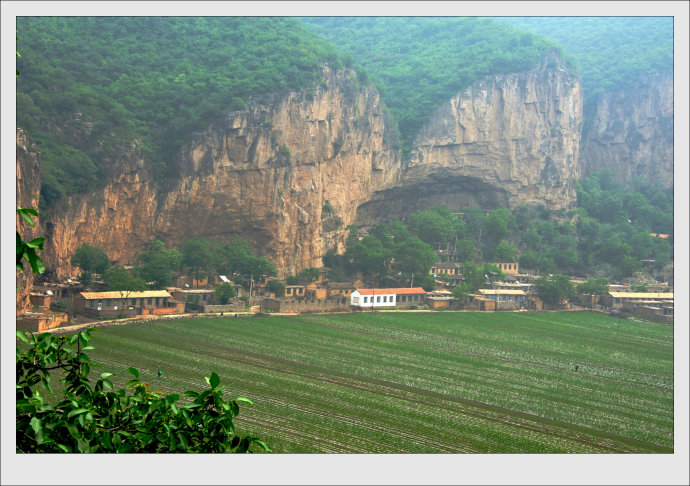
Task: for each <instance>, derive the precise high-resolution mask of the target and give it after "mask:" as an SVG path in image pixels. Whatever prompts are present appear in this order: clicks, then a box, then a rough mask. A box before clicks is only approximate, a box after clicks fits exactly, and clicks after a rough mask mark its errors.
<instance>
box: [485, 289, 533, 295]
mask: <svg viewBox="0 0 690 486" xmlns="http://www.w3.org/2000/svg"><path fill="white" fill-rule="evenodd" d="M477 292H479V293H480V294H484V295H497V294H498V295H525V291H524V290H513V289H479V290H477Z"/></svg>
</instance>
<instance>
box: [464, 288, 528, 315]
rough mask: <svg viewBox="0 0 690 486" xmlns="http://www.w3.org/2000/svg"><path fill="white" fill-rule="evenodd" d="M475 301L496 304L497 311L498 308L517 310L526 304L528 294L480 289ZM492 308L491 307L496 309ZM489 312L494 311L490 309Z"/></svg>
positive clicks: (505, 290)
mask: <svg viewBox="0 0 690 486" xmlns="http://www.w3.org/2000/svg"><path fill="white" fill-rule="evenodd" d="M474 295H475V300H479V301H485V302H488V301H492V302H494V303H495V304H494V306H495V309H498V308H504V309H506V310H507V309H508V308H517V307H521V306H522V305H524V304H525V301H526V294H525V292H524V291H523V290H513V289H479V290H477V292H476V293H475V294H474ZM494 306H490V307H494ZM487 310H493V309H488V307H487Z"/></svg>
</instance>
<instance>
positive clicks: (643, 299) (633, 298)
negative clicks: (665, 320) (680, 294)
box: [601, 291, 673, 310]
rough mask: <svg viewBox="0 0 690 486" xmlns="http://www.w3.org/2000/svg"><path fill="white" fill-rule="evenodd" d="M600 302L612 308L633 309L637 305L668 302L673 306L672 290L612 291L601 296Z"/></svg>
mask: <svg viewBox="0 0 690 486" xmlns="http://www.w3.org/2000/svg"><path fill="white" fill-rule="evenodd" d="M601 300H602V303H603V304H604V305H606V306H607V307H610V308H612V309H618V310H620V309H624V310H633V309H635V308H636V307H637V306H639V305H647V306H649V305H660V304H667V305H668V304H670V306H673V292H614V291H609V293H608V295H604V296H602V299H601Z"/></svg>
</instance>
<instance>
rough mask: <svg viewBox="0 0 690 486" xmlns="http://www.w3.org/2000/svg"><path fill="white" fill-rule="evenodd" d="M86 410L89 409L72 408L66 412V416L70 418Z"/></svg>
mask: <svg viewBox="0 0 690 486" xmlns="http://www.w3.org/2000/svg"><path fill="white" fill-rule="evenodd" d="M88 411H89V409H88V408H78V409H76V410H72V411H71V412H70V413H68V414H67V418H71V417H74V416H75V415H79V414H82V413H86V412H88Z"/></svg>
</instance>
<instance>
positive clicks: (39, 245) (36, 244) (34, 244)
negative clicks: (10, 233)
mask: <svg viewBox="0 0 690 486" xmlns="http://www.w3.org/2000/svg"><path fill="white" fill-rule="evenodd" d="M45 240H46V239H45V238H34V239H33V240H31V241H28V242H26V246H28V247H29V248H36V249H38V250H42V249H43V242H44V241H45Z"/></svg>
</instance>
